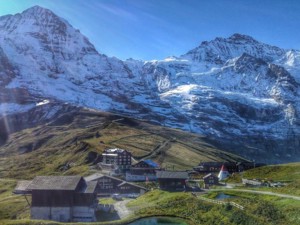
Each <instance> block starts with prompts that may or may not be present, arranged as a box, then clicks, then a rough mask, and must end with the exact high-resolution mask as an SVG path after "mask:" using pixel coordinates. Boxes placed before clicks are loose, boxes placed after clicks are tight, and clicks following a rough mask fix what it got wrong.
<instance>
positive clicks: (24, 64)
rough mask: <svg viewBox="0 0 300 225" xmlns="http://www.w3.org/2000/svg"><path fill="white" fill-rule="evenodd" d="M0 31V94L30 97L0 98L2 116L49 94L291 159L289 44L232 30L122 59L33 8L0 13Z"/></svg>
mask: <svg viewBox="0 0 300 225" xmlns="http://www.w3.org/2000/svg"><path fill="white" fill-rule="evenodd" d="M0 32H1V34H2V36H1V37H0V68H5V69H4V72H2V77H3V79H4V78H5V77H6V78H5V80H7V81H6V82H3V83H2V84H1V90H2V91H1V92H2V93H4V92H9V91H11V90H14V89H16V90H19V89H24V90H26V91H27V92H28V93H29V95H30V96H29V97H28V98H27V100H26V101H23V104H19V105H18V107H20V108H22V110H21V109H20V110H19V109H16V108H15V105H12V102H9V101H6V102H5V101H2V102H1V104H0V112H2V114H3V113H16V112H18V110H19V111H26V110H27V111H28V109H32V108H34V107H35V105H36V104H37V103H39V102H42V101H43V100H45V99H49V100H53V101H61V102H67V103H69V104H73V105H78V106H83V107H87V108H93V109H98V110H104V111H108V112H113V113H118V114H122V115H125V116H131V117H134V118H139V119H145V120H148V121H150V122H154V123H159V124H163V125H165V126H169V127H175V128H180V129H183V130H187V131H190V132H194V133H200V134H203V135H207V136H208V137H210V138H211V139H213V140H215V141H217V142H220V143H221V144H222V143H224V145H225V147H226V148H227V149H228V150H229V151H232V152H235V153H240V154H242V155H243V156H245V157H248V158H251V157H252V158H259V157H260V155H264V154H266V153H270V152H272V157H270V161H272V162H280V160H284V161H292V160H295V159H296V160H297V159H300V153H299V151H298V150H297V149H298V147H300V146H299V145H300V144H299V143H298V141H297V138H298V137H299V136H300V129H299V128H300V127H299V125H300V123H299V115H298V114H299V113H298V112H299V110H300V105H299V104H298V99H299V91H300V89H299V80H300V73H299V71H300V67H299V66H298V63H299V65H300V53H299V51H298V50H284V49H281V48H279V47H276V46H271V45H268V44H264V43H261V42H259V41H257V40H255V39H254V38H252V37H250V36H248V35H242V34H237V33H236V34H233V35H232V36H230V37H229V38H216V39H214V40H212V41H205V42H202V43H201V44H200V46H198V47H196V48H194V49H192V50H190V51H188V52H187V53H185V54H183V55H181V56H179V57H170V58H167V59H164V60H153V61H139V60H126V61H122V60H119V59H117V58H115V57H107V56H105V55H103V54H100V53H98V51H97V50H96V49H95V47H94V46H93V44H92V43H90V42H89V41H88V39H87V38H86V37H85V36H83V35H82V34H81V33H80V32H79V31H78V30H76V29H75V28H74V27H72V26H71V25H70V24H69V23H68V22H67V21H65V20H64V19H62V18H60V17H59V16H56V15H55V14H54V13H52V12H51V11H50V10H48V9H44V8H42V7H39V6H36V7H33V8H31V9H28V10H25V11H23V12H22V13H21V14H16V15H10V16H4V17H0ZM1 65H2V67H1ZM7 68H8V69H7ZM2 77H1V79H2ZM7 78H9V79H7ZM11 92H13V91H11ZM2 95H3V94H2ZM18 95H20V94H18ZM19 98H20V97H19ZM5 104H6V105H5ZM1 106H2V107H1ZM1 108H2V110H1ZM279 127H281V131H280V132H278V129H279ZM258 137H259V138H258ZM258 140H259V141H258ZM270 143H271V144H270ZM286 143H293V146H292V147H290V146H286ZM254 149H256V150H254ZM282 149H284V150H282ZM255 151H256V152H255Z"/></svg>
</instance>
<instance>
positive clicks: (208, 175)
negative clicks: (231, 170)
mask: <svg viewBox="0 0 300 225" xmlns="http://www.w3.org/2000/svg"><path fill="white" fill-rule="evenodd" d="M210 176H213V177H216V178H217V175H215V174H213V173H209V174H207V175H205V176H204V177H203V179H205V178H207V177H210Z"/></svg>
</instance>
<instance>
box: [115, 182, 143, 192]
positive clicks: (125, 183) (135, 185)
mask: <svg viewBox="0 0 300 225" xmlns="http://www.w3.org/2000/svg"><path fill="white" fill-rule="evenodd" d="M123 185H130V186H134V187H137V188H140V189H144V190H147V188H145V187H142V186H140V185H137V184H133V183H129V182H126V181H124V182H122V183H121V184H118V187H121V186H123Z"/></svg>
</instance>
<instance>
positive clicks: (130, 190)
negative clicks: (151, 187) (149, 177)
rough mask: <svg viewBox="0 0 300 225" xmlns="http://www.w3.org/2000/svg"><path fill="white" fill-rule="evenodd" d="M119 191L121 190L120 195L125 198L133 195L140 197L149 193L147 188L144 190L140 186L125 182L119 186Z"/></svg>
mask: <svg viewBox="0 0 300 225" xmlns="http://www.w3.org/2000/svg"><path fill="white" fill-rule="evenodd" d="M118 190H119V193H120V194H122V195H125V196H126V195H132V194H135V195H137V196H138V195H142V194H144V193H145V192H146V191H147V189H146V188H144V187H142V186H140V185H136V184H132V183H128V182H125V181H124V182H123V183H121V184H119V185H118Z"/></svg>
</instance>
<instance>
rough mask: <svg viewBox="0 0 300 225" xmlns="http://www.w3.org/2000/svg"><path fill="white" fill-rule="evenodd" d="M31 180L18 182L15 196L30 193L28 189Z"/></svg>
mask: <svg viewBox="0 0 300 225" xmlns="http://www.w3.org/2000/svg"><path fill="white" fill-rule="evenodd" d="M31 182H32V181H31V180H21V181H18V183H17V186H16V188H15V190H14V193H15V194H26V193H28V192H29V190H28V189H27V188H28V186H29V185H30V184H31Z"/></svg>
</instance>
